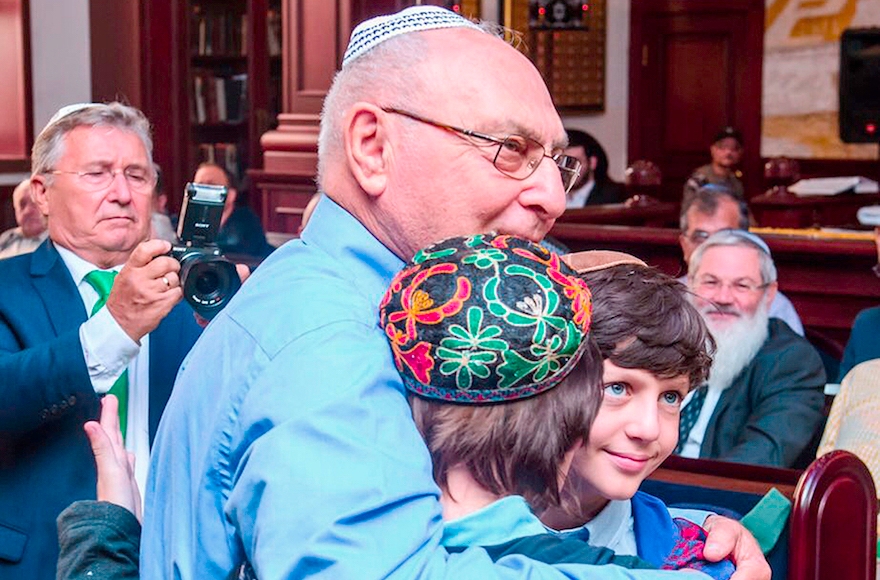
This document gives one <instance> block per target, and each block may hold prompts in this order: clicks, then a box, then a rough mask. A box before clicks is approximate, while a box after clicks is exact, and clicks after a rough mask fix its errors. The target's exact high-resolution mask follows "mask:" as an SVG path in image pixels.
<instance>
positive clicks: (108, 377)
mask: <svg viewBox="0 0 880 580" xmlns="http://www.w3.org/2000/svg"><path fill="white" fill-rule="evenodd" d="M55 249H57V250H58V253H59V254H60V255H61V259H62V260H63V261H64V265H65V266H67V269H68V271H70V275H71V277H73V282H74V284H76V289H77V290H78V291H79V294H80V296H81V297H82V301H83V305H84V306H85V308H86V314H90V313H91V312H92V308H93V307H94V305H95V303H96V302H97V301H98V298H99V296H98V293H97V292H96V291H95V289H94V288H92V285H91V284H89V283H88V282H86V280H85V277H86V275H87V274H88V273H89V272H91V271H92V270H100V269H101V268H98V267H97V266H95V265H93V264H90V263H89V262H87V261H86V260H83V259H82V258H80V257H79V256H77V255H76V254H74V253H73V252H71V251H70V250H68V249H66V248H62V247H61V246H60V245H58V244H55ZM120 268H121V266H119V267H115V268H111V270H113V271H116V272H118V271H119V269H120ZM79 338H80V343H81V344H82V347H83V356H84V357H85V361H86V367H88V370H89V378H90V379H91V381H92V387H93V388H94V389H95V392H96V393H98V394H101V395H103V394H105V393H106V392H107V391H109V390H110V388H111V387H112V386H113V383H115V382H116V379H118V378H119V376H120V375H121V374H122V373H123V371H124V370H125V369H126V368H127V369H128V416H127V417H128V425H127V427H126V434H125V448H126V449H127V450H128V451H130V452H132V453H134V455H135V460H136V461H135V479H136V480H137V483H138V488H139V489H140V492H141V496H142V497H141V499H143V493H144V490H145V489H146V483H147V468H148V467H149V465H150V395H149V388H150V357H149V352H150V347H149V340H150V337H149V335H146V336H144V337H143V338H141V344H140V345H138V343H136V342H135V341H133V340H132V339H131V337H130V336H128V334H126V333H125V331H124V330H122V327H121V326H119V323H117V322H116V320H115V319H114V318H113V316H112V315H111V314H110V311H109V310H108V309H107V308H101V309H100V310H99V311H98V312H96V313H95V315H94V316H92V317H90V318H89V319H88V320H87V321H85V322H84V323H83V324H82V326H80V327H79Z"/></svg>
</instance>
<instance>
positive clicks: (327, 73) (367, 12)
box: [248, 0, 414, 234]
mask: <svg viewBox="0 0 880 580" xmlns="http://www.w3.org/2000/svg"><path fill="white" fill-rule="evenodd" d="M413 3H414V2H406V1H402V0H382V1H376V0H335V1H329V0H283V2H282V19H283V23H284V26H283V28H284V39H283V53H282V54H283V83H284V97H283V110H284V112H283V113H281V114H280V115H278V128H277V129H276V130H274V131H269V132H267V133H264V134H263V136H262V138H261V139H260V144H261V145H262V148H263V168H262V169H258V170H252V171H249V172H248V173H249V175H250V176H251V178H252V179H253V183H254V189H255V195H253V196H252V201H251V203H252V205H253V206H254V209H255V211H257V213H258V215H259V216H260V217H261V219H262V221H263V226H264V227H265V228H266V230H267V231H272V232H284V233H291V234H292V233H295V232H296V231H297V227H298V226H299V223H300V219H301V218H302V210H303V208H304V207H305V205H306V203H307V202H308V200H309V198H310V197H311V195H312V194H313V193H315V191H316V186H315V173H316V168H317V161H318V125H319V118H320V113H321V105H322V103H323V101H324V96H325V95H326V94H327V90H328V89H329V88H330V83H331V82H332V80H333V75H334V73H335V72H336V69H337V68H338V67H339V64H340V63H341V62H342V55H343V54H344V52H345V48H346V46H347V44H348V37H349V35H350V34H351V30H352V28H354V26H355V25H356V24H357V23H358V22H360V21H362V20H364V19H365V18H369V17H371V16H373V15H376V14H383V13H387V12H393V11H395V10H398V9H400V8H402V7H403V6H406V5H409V4H413Z"/></svg>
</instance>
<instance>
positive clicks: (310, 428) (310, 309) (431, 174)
mask: <svg viewBox="0 0 880 580" xmlns="http://www.w3.org/2000/svg"><path fill="white" fill-rule="evenodd" d="M565 145H566V137H565V131H564V129H563V127H562V122H561V120H560V118H559V116H558V115H557V113H556V110H555V108H554V106H553V102H552V100H551V98H550V95H549V93H548V92H547V88H546V86H545V85H544V82H543V81H542V79H541V76H540V75H539V74H538V72H537V70H536V69H535V68H534V66H532V64H531V63H530V62H529V61H528V60H527V59H526V58H525V57H524V56H523V55H522V54H520V53H519V52H517V51H516V50H515V49H513V48H512V47H510V46H509V45H507V44H506V43H504V42H503V41H502V40H501V39H499V38H498V37H496V36H494V35H492V34H488V33H487V32H485V31H484V30H482V29H481V28H479V27H478V26H476V25H474V24H473V23H471V22H470V21H467V20H465V19H463V18H461V17H460V16H457V15H455V14H454V13H452V12H450V11H447V10H444V9H441V8H437V7H430V6H422V7H416V8H411V9H407V10H404V11H402V12H399V13H397V14H394V15H390V16H386V17H380V18H376V19H372V20H370V21H367V22H365V23H363V24H361V25H360V26H359V27H358V28H357V29H355V31H354V33H353V34H352V39H351V42H350V43H349V47H348V50H347V51H346V55H345V57H344V59H343V64H342V70H341V71H340V72H339V73H338V74H337V76H336V78H335V79H334V82H333V86H332V87H331V89H330V91H329V93H328V95H327V99H326V101H325V104H324V111H323V115H322V121H321V132H320V136H319V150H318V151H319V152H318V185H319V188H320V189H321V191H323V192H324V195H323V196H322V198H321V200H320V201H319V202H318V205H317V207H316V208H315V211H314V214H313V215H312V218H311V220H310V221H309V223H308V225H307V226H306V228H305V229H304V231H303V233H302V237H301V238H300V239H299V240H294V241H292V242H290V243H287V244H285V245H284V246H283V247H281V248H279V249H278V250H276V252H274V253H273V254H272V255H271V256H270V257H269V258H268V259H267V260H266V261H265V262H264V263H263V265H261V266H260V268H259V269H258V270H257V271H256V273H255V274H254V276H253V277H252V279H251V281H250V282H249V283H248V284H247V285H246V286H244V287H243V288H242V291H241V292H240V293H239V294H238V295H237V296H236V298H235V299H234V300H233V301H232V302H231V303H230V304H229V306H228V307H227V309H226V310H225V311H224V312H223V313H221V314H220V315H219V316H218V317H217V318H216V319H215V320H214V322H213V323H212V326H211V327H210V328H209V329H208V331H207V332H206V334H205V335H204V336H203V340H202V341H200V344H199V347H198V348H197V349H195V350H194V351H193V353H192V357H191V359H190V363H189V364H188V365H187V367H186V369H184V370H183V372H182V373H181V374H180V376H179V385H178V387H179V390H178V391H177V392H176V395H175V397H174V398H173V400H172V402H171V405H170V406H169V408H168V410H167V412H166V415H165V417H164V418H163V425H162V429H161V430H160V431H161V432H160V435H159V441H158V443H157V448H156V451H155V452H154V455H153V463H152V473H151V476H150V481H149V482H148V487H147V501H146V510H145V513H144V518H145V519H144V538H143V544H142V550H141V556H142V557H141V562H142V564H143V568H142V571H141V573H142V577H143V578H148V579H149V578H170V577H175V578H180V579H183V580H188V579H192V578H200V579H201V578H223V577H225V576H226V575H227V574H229V571H230V570H232V569H233V567H234V566H236V565H238V564H239V563H241V562H242V561H244V560H248V561H249V562H250V563H251V564H252V565H253V567H254V569H255V571H256V574H257V576H258V577H259V578H264V579H275V578H295V577H306V576H310V575H322V576H325V577H333V578H416V577H421V578H440V577H445V578H502V577H503V578H518V577H530V578H562V577H563V572H561V571H559V570H557V569H555V568H551V567H549V566H546V565H542V564H539V563H537V562H533V561H530V560H528V559H525V558H523V557H520V556H514V557H509V558H502V559H501V560H499V562H498V563H497V564H493V563H492V562H491V560H490V559H489V558H488V557H487V553H486V552H485V551H483V550H480V549H468V550H466V551H464V552H462V553H460V554H448V553H447V552H446V551H445V550H444V549H443V548H442V546H441V544H440V541H441V537H442V525H441V524H442V522H441V510H440V502H439V500H438V498H439V490H438V489H437V487H436V485H435V484H434V482H433V478H432V467H431V461H430V456H429V454H428V451H427V449H426V448H425V445H424V442H423V441H422V439H421V437H420V436H419V433H418V431H417V430H416V428H415V425H414V424H413V421H412V418H411V414H410V409H409V406H408V404H407V401H406V397H405V396H404V392H403V387H402V384H401V381H400V378H399V376H398V373H397V370H396V368H395V365H394V362H393V359H392V354H391V351H390V349H389V348H388V345H387V341H386V337H385V335H384V333H383V331H382V329H381V328H380V327H379V326H378V324H377V320H378V306H379V303H380V302H381V299H382V296H383V294H384V293H385V290H386V288H387V287H388V285H389V283H390V281H391V279H392V277H393V275H394V274H395V273H396V272H397V271H398V270H399V269H400V268H402V267H403V265H404V260H407V259H409V258H411V257H412V256H413V255H414V253H415V252H416V251H417V250H419V249H421V248H423V247H425V246H427V245H428V244H430V243H433V242H436V241H439V240H442V239H445V238H449V237H452V236H457V235H470V234H478V233H482V232H489V231H493V230H494V231H498V232H502V233H508V234H517V235H519V236H523V237H527V238H529V239H531V240H533V241H540V240H541V238H543V237H544V235H545V234H546V233H547V231H548V230H549V229H550V227H551V226H552V225H553V222H554V220H555V218H556V217H558V216H559V215H560V214H561V213H562V212H563V210H564V208H565V193H566V190H567V188H568V187H569V186H570V185H571V184H572V183H573V182H574V180H575V179H576V177H577V171H576V170H577V165H576V164H574V165H570V163H571V160H570V159H568V158H566V157H564V156H562V155H561V153H562V151H563V149H564V147H565ZM420 308H421V306H419V307H416V310H419V309H420ZM413 315H414V316H419V313H418V312H416V311H413ZM720 527H721V526H719V528H720ZM733 536H737V537H739V538H745V543H748V542H749V541H751V542H753V541H754V540H749V538H747V537H746V536H742V535H738V533H734V534H731V535H728V536H727V539H728V540H731V545H732V543H733V542H732V539H733ZM721 541H722V542H724V540H723V539H722V540H721ZM740 545H742V544H740ZM746 551H747V552H748V550H746ZM739 561H740V562H741V563H743V562H744V564H743V565H744V567H745V568H748V567H749V562H751V563H752V564H755V559H751V558H749V556H748V555H744V557H743V558H741V559H739ZM764 566H765V564H763V563H758V564H756V565H755V566H754V567H753V568H752V572H753V577H763V574H765V572H766V571H765V569H764ZM577 570H581V569H577ZM569 574H576V575H577V576H582V577H597V578H605V577H627V574H628V573H627V572H625V571H623V570H621V569H617V568H614V567H606V568H598V569H597V568H586V567H585V568H584V569H582V571H581V572H580V573H578V572H577V571H576V570H570V572H569ZM635 574H636V573H635V572H633V575H634V576H635ZM642 574H644V576H642ZM662 574H663V573H662V572H657V571H648V572H641V573H639V576H638V577H652V576H656V575H662ZM566 577H571V575H569V576H566ZM750 577H752V576H750Z"/></svg>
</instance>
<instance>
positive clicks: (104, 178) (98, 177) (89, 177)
mask: <svg viewBox="0 0 880 580" xmlns="http://www.w3.org/2000/svg"><path fill="white" fill-rule="evenodd" d="M47 173H51V174H52V175H76V176H77V177H78V178H79V181H80V183H82V184H83V186H85V188H86V189H88V190H89V191H100V190H102V189H106V188H108V187H110V184H111V183H113V180H114V179H115V178H116V176H117V175H119V174H120V173H121V174H122V176H123V177H125V182H126V183H127V184H128V188H129V189H131V190H132V191H134V192H137V193H152V191H153V187H155V185H156V174H155V172H153V171H150V170H148V169H144V168H143V167H137V166H132V167H126V168H125V169H110V168H108V167H105V168H103V169H96V170H94V171H61V170H58V169H55V170H53V171H48V172H47Z"/></svg>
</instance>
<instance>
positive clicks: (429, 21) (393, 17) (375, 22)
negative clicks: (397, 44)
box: [342, 6, 481, 68]
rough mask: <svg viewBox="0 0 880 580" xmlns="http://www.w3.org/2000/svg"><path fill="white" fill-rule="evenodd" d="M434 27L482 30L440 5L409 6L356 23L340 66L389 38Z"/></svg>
mask: <svg viewBox="0 0 880 580" xmlns="http://www.w3.org/2000/svg"><path fill="white" fill-rule="evenodd" d="M435 28H472V29H474V30H481V29H480V27H479V26H477V25H476V24H474V23H473V22H471V21H470V20H468V19H467V18H464V17H463V16H460V15H458V14H456V13H455V12H452V11H451V10H447V9H445V8H440V7H439V6H412V7H410V8H407V9H406V10H401V11H400V12H397V13H395V14H388V15H386V16H377V17H375V18H370V19H369V20H365V21H364V22H361V23H360V24H358V25H357V27H355V29H354V30H353V31H352V33H351V39H350V40H349V41H348V48H347V49H345V56H343V57H342V67H343V68H345V66H346V65H348V64H350V63H351V62H352V61H353V60H355V59H357V58H358V57H359V56H361V55H362V54H364V53H366V52H369V51H370V50H372V49H373V48H375V47H376V46H378V45H379V44H381V43H383V42H385V41H386V40H388V39H389V38H394V37H395V36H398V35H401V34H408V33H410V32H419V31H422V30H433V29H435Z"/></svg>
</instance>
